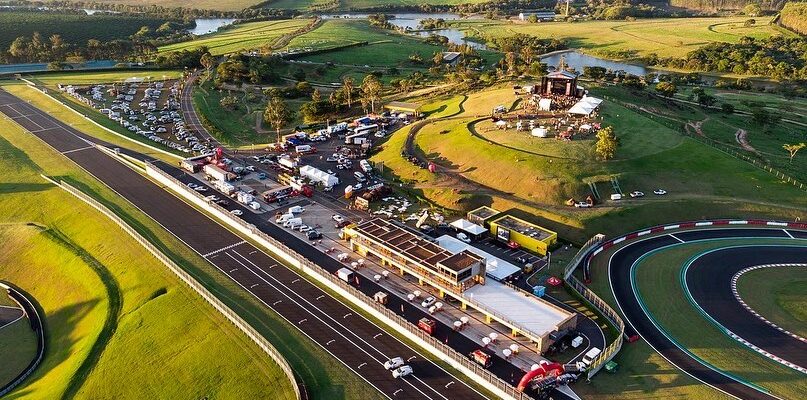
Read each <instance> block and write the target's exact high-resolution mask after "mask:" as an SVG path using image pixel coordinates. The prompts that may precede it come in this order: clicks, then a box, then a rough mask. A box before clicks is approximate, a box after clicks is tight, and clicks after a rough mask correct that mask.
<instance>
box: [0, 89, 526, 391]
mask: <svg viewBox="0 0 807 400" xmlns="http://www.w3.org/2000/svg"><path fill="white" fill-rule="evenodd" d="M0 112H2V113H4V114H6V115H7V116H8V117H10V118H12V119H13V120H14V121H15V122H17V123H18V124H20V125H21V126H22V127H24V128H25V129H27V130H28V131H29V132H31V133H33V134H34V135H36V136H37V137H39V138H40V139H42V140H43V141H44V142H46V143H47V144H49V145H50V146H51V147H53V148H54V149H55V150H56V151H58V152H60V153H62V154H64V155H65V156H66V157H68V158H70V159H71V160H73V161H74V162H75V163H76V164H78V165H80V166H81V167H82V168H84V169H85V170H86V171H88V172H89V173H90V174H92V175H94V176H95V177H96V178H97V179H99V180H100V181H102V182H104V183H105V184H106V185H107V186H109V187H110V188H111V189H112V190H114V191H115V192H117V193H118V194H119V195H120V196H121V197H123V198H125V199H127V200H128V201H130V202H131V203H132V204H134V205H135V206H136V207H138V208H139V209H140V210H142V211H143V212H144V213H146V214H147V215H149V216H150V217H151V218H153V219H154V220H155V221H157V222H158V223H160V224H161V225H162V226H163V227H164V228H165V229H167V230H168V231H169V232H171V233H172V234H174V235H175V236H176V237H177V238H179V239H180V240H182V241H183V242H185V243H186V244H187V245H188V246H189V247H190V248H192V249H193V250H194V251H196V252H197V253H199V254H200V255H202V256H203V257H205V258H206V259H207V260H208V261H209V262H210V263H211V264H213V265H215V266H216V268H218V269H219V270H220V271H221V272H222V273H224V274H226V275H227V276H229V277H230V278H231V279H233V280H234V281H235V282H237V283H238V284H239V285H240V286H242V287H243V288H244V289H245V290H247V291H249V292H250V293H252V294H253V295H254V296H255V297H256V298H258V299H259V300H260V301H261V302H262V303H263V304H265V305H266V307H268V308H270V309H272V310H274V311H275V312H277V313H278V314H280V315H281V316H282V317H283V318H285V319H286V320H287V321H288V322H289V323H290V324H292V325H294V326H296V327H297V328H298V329H300V331H302V332H303V334H305V335H306V336H308V337H309V338H311V339H312V340H313V341H315V342H316V343H318V344H319V345H320V346H322V348H324V349H325V350H326V351H327V352H329V353H330V354H332V355H333V356H334V357H336V358H337V359H338V360H340V361H341V362H342V363H343V364H344V365H346V366H347V367H348V368H350V369H351V370H352V371H354V372H355V373H356V374H357V375H359V376H361V377H362V378H364V379H366V380H367V381H368V382H369V383H370V384H371V385H373V386H374V387H376V388H377V389H378V390H379V391H380V392H381V393H383V394H384V395H385V396H387V397H389V398H392V399H434V400H438V399H445V400H449V399H483V398H484V396H483V395H481V394H480V393H478V392H477V391H475V390H474V389H473V388H471V387H469V386H468V385H466V384H465V383H463V382H462V381H461V380H459V379H457V378H455V377H454V376H452V375H451V374H449V373H448V372H447V371H445V370H443V369H442V368H440V367H439V366H437V365H436V364H434V363H432V362H430V361H428V360H426V359H424V357H423V356H422V355H420V354H419V353H418V352H416V351H415V350H413V349H412V348H410V347H409V346H407V345H406V344H404V343H402V342H401V341H399V340H398V339H397V338H395V337H394V336H392V335H390V334H388V333H387V332H386V330H385V329H383V328H380V327H378V326H376V325H375V324H374V323H373V322H371V321H369V320H368V319H366V318H364V317H363V316H361V315H357V314H354V313H353V312H352V310H351V309H350V308H349V307H347V306H346V305H344V304H343V303H342V302H340V301H339V300H337V299H335V298H333V297H332V296H330V295H329V294H328V293H326V292H324V291H322V290H321V289H319V287H317V286H315V285H313V284H312V283H310V282H308V281H307V280H306V279H304V278H302V277H301V276H299V275H297V274H296V273H295V272H294V271H292V270H290V269H288V268H286V267H284V266H283V265H281V264H280V262H278V261H277V260H275V259H273V258H272V257H270V256H269V255H267V254H266V253H264V252H263V251H262V250H260V249H258V248H256V247H254V246H252V245H251V244H249V243H245V242H244V241H243V239H241V238H240V237H238V236H236V235H235V234H233V233H232V232H230V231H229V230H227V229H226V228H224V227H223V226H221V225H219V224H218V223H216V222H215V221H213V220H211V219H210V218H208V217H207V216H205V215H204V214H202V213H200V212H199V211H197V210H196V209H194V208H193V207H191V206H189V205H188V204H186V203H185V202H183V201H181V200H180V199H179V198H177V197H175V196H174V195H172V194H170V193H169V192H168V191H167V190H165V189H163V188H161V187H159V186H157V185H156V184H154V183H152V182H151V181H149V180H148V179H146V178H145V177H143V176H141V175H140V174H138V173H137V172H135V171H133V170H131V169H129V168H128V167H126V166H125V165H123V164H122V163H120V162H118V161H116V160H115V159H113V158H112V157H110V156H108V155H107V154H105V153H103V152H102V151H101V150H99V149H97V148H95V147H94V146H93V145H92V143H93V142H94V143H98V144H101V145H106V146H109V147H114V146H112V145H110V144H108V143H105V142H103V141H99V140H97V139H94V138H92V137H89V136H87V135H84V134H83V133H81V132H79V131H77V130H75V129H73V128H71V127H69V126H67V125H65V124H63V123H61V122H60V121H58V120H56V119H54V118H53V117H51V116H50V115H48V114H46V113H45V112H43V111H41V110H39V109H36V108H35V107H32V106H31V105H29V104H28V103H25V102H23V101H22V100H20V99H18V98H16V97H14V96H12V95H10V94H8V93H7V92H5V91H2V90H0ZM121 151H122V152H125V153H127V154H129V155H132V156H134V157H137V158H138V159H146V157H145V156H143V155H141V154H138V153H135V152H131V151H128V150H125V149H121ZM170 168H172V170H173V171H174V173H177V172H178V170H177V169H175V168H173V167H170ZM245 215H252V216H255V217H256V218H257V215H255V214H252V213H251V212H249V211H247V210H245ZM280 232H282V233H285V234H286V235H287V236H285V237H282V236H281V237H278V239H280V240H281V241H284V242H285V243H286V244H288V245H289V246H292V247H300V246H303V245H305V246H307V245H306V244H305V243H304V242H301V241H300V240H299V239H296V238H294V237H293V236H291V235H289V234H288V233H287V232H284V231H282V230H280ZM270 234H273V235H274V234H275V232H270ZM301 248H302V247H301ZM303 250H304V251H303V253H302V254H305V255H306V256H309V257H310V258H311V259H312V260H313V261H315V262H319V261H323V260H325V261H327V260H332V259H330V258H329V257H326V256H325V255H324V254H322V253H320V252H317V251H314V250H313V249H312V248H310V247H309V248H308V249H303ZM332 261H333V262H336V261H335V260H332ZM362 289H363V290H364V288H362ZM409 306H410V308H409V309H407V312H406V314H405V316H406V317H407V318H408V319H410V320H411V318H410V316H411V315H412V314H414V313H415V312H420V313H423V312H422V311H419V310H417V309H415V308H414V306H411V304H409ZM455 336H457V334H455ZM457 340H458V341H459V339H457ZM468 342H469V343H464V345H465V347H468V348H470V347H473V348H477V347H478V346H477V345H475V344H473V343H472V342H471V341H470V340H468ZM468 351H470V350H468ZM396 356H400V357H403V358H404V359H406V360H409V364H410V365H412V366H413V369H414V370H415V374H414V375H413V376H411V377H409V378H408V379H395V378H393V377H392V375H391V374H390V372H389V371H386V370H384V368H383V366H382V363H383V362H384V361H386V360H387V359H388V358H391V357H396ZM503 364H504V363H499V367H500V368H505V365H503ZM507 365H510V364H507ZM511 367H512V366H511ZM512 369H516V368H515V367H512ZM514 372H515V371H514ZM520 376H521V375H518V376H517V377H516V378H515V379H519V378H520Z"/></svg>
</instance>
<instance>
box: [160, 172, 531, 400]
mask: <svg viewBox="0 0 807 400" xmlns="http://www.w3.org/2000/svg"><path fill="white" fill-rule="evenodd" d="M146 174H147V175H148V176H149V177H151V178H152V179H154V180H156V181H157V182H159V183H161V184H163V185H165V186H166V187H167V188H168V189H170V190H171V191H172V192H174V193H176V194H177V195H179V196H180V197H181V198H183V199H185V200H187V201H188V202H190V203H192V204H193V205H195V206H197V207H199V208H201V209H203V210H205V211H206V212H208V213H209V214H211V215H212V216H214V217H215V218H216V219H217V220H219V221H221V222H222V223H224V224H226V225H227V226H229V227H230V228H232V229H234V230H235V231H237V232H240V233H241V234H243V235H246V236H248V237H249V238H250V239H252V240H253V241H255V242H256V243H258V244H259V245H261V246H263V247H264V248H265V249H267V250H268V251H269V252H270V253H272V254H273V255H275V256H277V257H279V258H280V259H282V260H283V261H284V262H286V263H287V264H288V265H290V266H292V267H294V268H295V269H297V270H299V271H301V272H303V273H305V274H306V275H308V276H309V277H311V278H313V279H314V280H315V281H317V282H319V284H321V285H324V286H326V287H328V288H329V289H331V290H333V291H335V292H336V293H337V294H339V295H340V296H341V297H343V298H345V299H347V300H348V301H349V302H350V303H353V304H354V305H355V306H357V307H359V308H360V309H362V310H364V311H366V312H368V313H369V314H370V315H372V316H373V317H374V318H376V319H378V320H379V321H381V322H383V323H384V324H385V325H387V326H388V327H390V328H392V329H395V331H396V332H398V333H399V334H400V335H402V336H404V337H406V338H407V339H409V340H411V341H413V342H414V343H417V344H418V345H419V346H420V347H422V348H423V349H425V350H426V351H428V352H429V353H431V354H432V355H434V356H435V357H437V358H438V359H440V360H442V361H444V362H446V363H448V364H449V365H450V366H451V367H453V368H455V369H457V370H459V371H460V372H462V373H463V374H464V375H466V376H468V377H469V378H471V379H472V380H474V382H476V383H478V384H479V385H480V386H482V387H484V388H485V389H487V390H489V391H491V392H492V393H494V394H495V395H496V396H498V397H500V398H502V399H507V400H531V399H532V397H530V396H529V395H527V394H525V393H521V392H519V391H517V390H516V388H515V387H513V386H512V385H511V384H509V383H508V382H506V381H504V380H502V379H500V378H499V377H497V376H496V375H493V374H492V373H491V372H489V371H488V370H486V369H484V368H482V366H480V365H479V364H477V363H475V362H473V361H471V360H470V359H469V358H468V357H466V356H464V355H462V354H460V353H459V352H457V351H456V350H454V349H453V348H451V347H449V346H448V345H446V344H444V343H443V342H441V341H439V340H437V339H435V338H434V337H432V336H431V335H428V334H427V333H425V332H423V331H422V330H421V329H418V328H417V327H416V326H415V325H414V324H412V323H410V322H409V321H407V320H406V319H404V318H403V317H401V316H399V315H398V314H396V313H394V312H393V311H390V310H389V309H387V308H386V307H384V306H383V305H380V304H378V303H377V302H375V301H372V299H371V298H369V297H367V296H366V295H364V293H362V292H360V291H359V290H358V289H356V288H354V287H352V286H350V285H348V284H347V283H345V282H344V281H342V280H340V279H339V278H337V277H336V276H334V275H333V274H330V273H329V272H328V271H326V270H325V269H323V268H322V267H320V266H318V265H316V264H314V263H313V262H311V261H309V260H308V259H306V258H305V257H303V256H302V255H300V254H298V253H297V252H295V251H294V250H292V249H291V248H289V247H287V246H286V245H284V244H283V243H281V242H279V241H278V240H276V239H274V238H272V237H271V236H269V235H267V234H266V233H264V232H262V231H260V230H259V229H258V228H257V227H255V226H254V225H252V224H249V223H247V222H245V221H244V220H242V219H240V218H238V217H236V216H233V215H232V214H230V213H229V211H227V210H226V209H224V208H222V207H220V206H218V205H217V204H214V203H209V202H208V201H207V199H205V198H204V196H202V195H201V194H199V193H197V192H195V191H192V190H190V189H188V187H187V186H185V185H184V184H182V182H180V181H178V180H177V179H175V178H174V177H172V176H171V175H169V174H167V173H166V172H164V171H162V170H160V169H159V168H157V167H155V166H154V165H152V164H151V163H146Z"/></svg>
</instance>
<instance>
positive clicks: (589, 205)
mask: <svg viewBox="0 0 807 400" xmlns="http://www.w3.org/2000/svg"><path fill="white" fill-rule="evenodd" d="M574 206H575V207H577V208H591V204H589V203H586V202H585V201H579V202H577V203H574Z"/></svg>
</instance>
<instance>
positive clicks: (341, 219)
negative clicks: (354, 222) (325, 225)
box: [331, 214, 345, 224]
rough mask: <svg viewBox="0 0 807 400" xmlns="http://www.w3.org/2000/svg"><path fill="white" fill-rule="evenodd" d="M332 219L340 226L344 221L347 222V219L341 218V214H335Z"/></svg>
mask: <svg viewBox="0 0 807 400" xmlns="http://www.w3.org/2000/svg"><path fill="white" fill-rule="evenodd" d="M331 218H332V219H333V220H334V221H336V223H337V224H338V223H341V222H343V221H344V220H345V217H343V216H341V215H339V214H334V215H332V216H331Z"/></svg>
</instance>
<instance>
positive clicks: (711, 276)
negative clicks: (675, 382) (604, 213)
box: [583, 220, 807, 399]
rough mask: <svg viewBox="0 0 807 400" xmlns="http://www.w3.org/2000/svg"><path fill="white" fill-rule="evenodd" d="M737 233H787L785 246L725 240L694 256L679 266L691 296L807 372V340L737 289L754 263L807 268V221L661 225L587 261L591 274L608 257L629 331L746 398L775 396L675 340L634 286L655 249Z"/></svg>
mask: <svg viewBox="0 0 807 400" xmlns="http://www.w3.org/2000/svg"><path fill="white" fill-rule="evenodd" d="M731 239H751V240H754V239H782V240H783V241H784V242H783V243H782V244H760V245H744V246H731V245H726V246H721V247H719V248H717V249H714V250H711V251H707V252H703V253H702V254H698V255H696V256H695V257H693V258H692V259H690V260H689V261H688V262H687V264H685V265H684V266H683V268H682V271H681V274H682V275H681V278H682V279H681V280H682V284H683V287H684V290H685V293H686V295H687V296H688V297H689V300H690V302H691V303H692V304H693V306H694V307H695V308H696V309H697V310H698V311H699V312H700V313H701V314H702V315H704V317H705V318H706V319H707V320H709V321H710V322H711V323H713V324H714V325H715V326H716V327H717V328H718V329H720V330H721V331H723V332H724V333H725V334H727V335H728V336H729V337H731V338H732V339H734V340H736V341H738V342H739V343H741V344H743V345H745V346H746V347H748V348H749V349H751V350H752V351H756V352H757V353H759V354H761V355H762V356H764V357H767V358H769V359H770V360H772V361H774V362H778V363H780V364H782V365H785V366H788V367H790V368H792V369H794V370H797V371H799V372H801V373H805V374H807V341H805V340H804V339H803V338H800V337H798V336H797V335H793V334H791V333H790V332H787V331H785V330H783V329H781V328H779V327H778V326H776V325H774V324H773V323H770V322H769V321H767V320H765V319H764V318H763V317H762V316H760V315H759V314H756V313H755V312H754V311H753V310H752V309H751V308H750V307H747V306H746V305H745V304H744V302H743V301H742V299H741V298H740V297H739V295H738V294H737V292H736V282H737V278H738V276H739V274H741V273H742V272H743V271H747V270H750V269H755V268H764V267H774V266H781V267H784V266H807V223H793V222H775V221H758V220H757V221H730V220H720V221H700V222H686V223H679V224H671V225H666V226H657V227H653V228H649V229H646V230H642V231H636V232H632V233H629V234H627V235H624V236H622V237H619V238H615V239H611V240H607V241H604V242H602V243H601V244H600V245H599V246H597V247H595V248H594V249H592V250H591V253H590V255H589V257H587V258H586V260H585V261H584V264H583V266H584V268H583V272H584V278H585V279H587V280H588V279H590V278H591V269H590V265H591V262H592V260H593V259H594V258H596V257H608V258H607V266H608V280H609V285H610V287H611V291H612V293H613V295H614V298H615V300H616V303H617V304H616V305H617V306H618V308H619V310H620V312H621V313H622V315H623V316H624V318H625V321H626V322H627V324H626V332H625V335H626V336H627V337H631V336H634V335H639V336H641V338H642V339H644V340H645V341H646V342H647V343H648V344H649V345H650V346H651V347H652V348H653V349H654V350H655V351H656V352H658V353H659V354H660V355H661V356H662V357H664V358H665V359H667V360H668V361H669V362H670V363H672V364H673V365H675V366H676V367H677V368H678V369H680V370H681V371H683V372H684V373H686V374H688V375H690V376H692V377H693V378H695V379H697V380H699V381H701V382H703V383H705V384H707V385H709V386H711V387H713V388H715V389H717V390H720V391H722V392H724V393H726V394H729V395H731V396H734V397H737V398H741V399H777V398H778V397H776V396H775V395H773V394H771V393H769V392H768V391H767V390H766V389H764V388H761V387H759V386H757V385H755V384H753V383H751V382H746V381H744V380H742V379H740V378H738V377H736V376H734V375H732V374H729V373H727V372H724V371H721V370H719V369H717V368H715V367H713V366H711V365H710V364H708V363H707V362H705V361H703V360H701V359H700V358H699V357H698V356H696V355H695V354H693V353H692V352H690V351H689V350H688V349H687V348H686V347H684V346H682V345H681V344H679V343H678V342H676V341H675V339H674V338H673V337H671V336H670V335H669V334H668V333H667V332H665V330H664V329H663V328H661V327H660V326H659V325H658V324H657V323H656V321H655V320H654V318H653V316H652V313H650V312H649V311H648V310H647V309H646V307H645V305H644V303H643V301H642V299H641V296H640V295H639V293H638V290H637V289H636V285H635V279H634V278H635V277H634V273H635V267H636V265H637V264H638V263H640V262H641V260H642V259H643V258H645V257H647V256H649V255H650V254H652V253H654V252H657V251H660V250H663V249H667V248H672V247H676V246H682V245H686V244H694V243H702V242H708V241H719V240H727V241H728V240H731Z"/></svg>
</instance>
